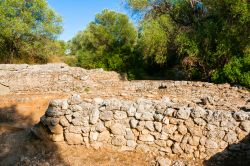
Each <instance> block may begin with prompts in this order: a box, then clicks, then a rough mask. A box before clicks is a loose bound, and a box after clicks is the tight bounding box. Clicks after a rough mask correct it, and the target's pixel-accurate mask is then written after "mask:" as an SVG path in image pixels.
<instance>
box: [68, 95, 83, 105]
mask: <svg viewBox="0 0 250 166" xmlns="http://www.w3.org/2000/svg"><path fill="white" fill-rule="evenodd" d="M81 102H82V98H81V96H80V95H79V94H74V95H72V96H71V97H70V98H69V100H68V103H69V104H70V105H75V104H80V103H81Z"/></svg>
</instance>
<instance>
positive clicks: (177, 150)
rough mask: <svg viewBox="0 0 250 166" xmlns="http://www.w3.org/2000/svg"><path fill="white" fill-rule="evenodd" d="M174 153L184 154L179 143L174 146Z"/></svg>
mask: <svg viewBox="0 0 250 166" xmlns="http://www.w3.org/2000/svg"><path fill="white" fill-rule="evenodd" d="M172 151H173V153H174V154H182V153H183V150H182V149H181V147H180V144H179V143H175V144H174V145H173V147H172Z"/></svg>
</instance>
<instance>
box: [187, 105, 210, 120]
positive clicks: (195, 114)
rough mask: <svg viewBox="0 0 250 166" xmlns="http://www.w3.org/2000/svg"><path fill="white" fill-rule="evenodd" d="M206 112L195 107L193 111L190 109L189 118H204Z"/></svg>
mask: <svg viewBox="0 0 250 166" xmlns="http://www.w3.org/2000/svg"><path fill="white" fill-rule="evenodd" d="M206 114H207V112H206V110H205V109H203V108H202V107H196V108H194V109H191V116H192V117H193V118H204V117H205V116H206Z"/></svg>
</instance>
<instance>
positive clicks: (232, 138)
mask: <svg viewBox="0 0 250 166" xmlns="http://www.w3.org/2000/svg"><path fill="white" fill-rule="evenodd" d="M223 140H224V141H226V142H227V143H229V144H232V143H235V142H236V141H237V140H238V139H237V134H236V133H235V132H234V131H232V130H230V131H229V132H228V133H227V134H226V135H225V137H224V139H223Z"/></svg>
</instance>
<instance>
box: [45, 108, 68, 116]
mask: <svg viewBox="0 0 250 166" xmlns="http://www.w3.org/2000/svg"><path fill="white" fill-rule="evenodd" d="M45 115H46V116H49V117H54V118H59V117H61V116H63V115H64V112H63V111H62V110H60V109H59V108H56V107H49V108H48V109H47V110H46V112H45Z"/></svg>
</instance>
